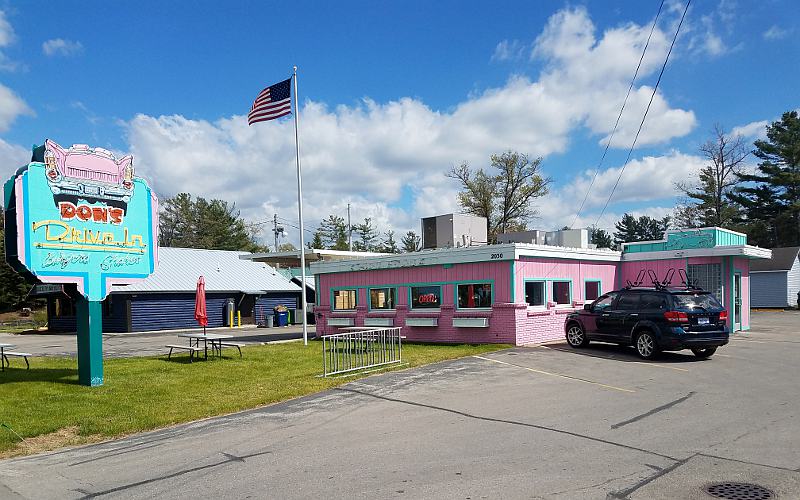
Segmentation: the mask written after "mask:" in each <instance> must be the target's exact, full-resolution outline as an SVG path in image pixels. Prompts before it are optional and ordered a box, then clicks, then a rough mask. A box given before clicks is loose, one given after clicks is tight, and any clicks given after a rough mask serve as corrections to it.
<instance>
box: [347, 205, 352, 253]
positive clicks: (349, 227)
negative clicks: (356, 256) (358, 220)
mask: <svg viewBox="0 0 800 500" xmlns="http://www.w3.org/2000/svg"><path fill="white" fill-rule="evenodd" d="M347 246H348V247H349V248H350V251H351V252H352V251H353V226H352V225H351V224H350V204H349V203H348V204H347Z"/></svg>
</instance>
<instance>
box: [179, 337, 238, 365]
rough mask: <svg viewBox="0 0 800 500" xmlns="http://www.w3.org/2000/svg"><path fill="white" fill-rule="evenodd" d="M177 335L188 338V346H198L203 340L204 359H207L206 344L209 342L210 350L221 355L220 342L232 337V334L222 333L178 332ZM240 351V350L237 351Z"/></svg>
mask: <svg viewBox="0 0 800 500" xmlns="http://www.w3.org/2000/svg"><path fill="white" fill-rule="evenodd" d="M178 337H182V338H186V339H189V347H200V342H203V349H204V351H205V359H208V344H209V343H210V344H211V351H212V352H218V353H219V355H220V356H222V344H223V343H224V341H225V340H226V339H230V338H233V335H227V334H224V333H179V334H178ZM239 352H240V353H241V351H239Z"/></svg>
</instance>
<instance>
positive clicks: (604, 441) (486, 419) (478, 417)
mask: <svg viewBox="0 0 800 500" xmlns="http://www.w3.org/2000/svg"><path fill="white" fill-rule="evenodd" d="M333 390H335V391H342V392H350V393H355V394H361V395H362V396H369V397H372V398H375V399H381V400H384V401H390V402H393V403H401V404H406V405H410V406H417V407H420V408H428V409H432V410H437V411H443V412H447V413H453V414H455V415H460V416H462V417H466V418H472V419H476V420H483V421H484V422H495V423H500V424H510V425H519V426H522V427H530V428H533V429H539V430H543V431H549V432H555V433H557V434H563V435H566V436H572V437H576V438H579V439H586V440H589V441H594V442H596V443H601V444H605V445H609V446H615V447H618V448H624V449H626V450H631V451H638V452H640V453H646V454H649V455H654V456H657V457H661V458H666V459H668V460H672V461H675V462H677V461H678V459H677V458H674V457H671V456H669V455H664V454H663V453H658V452H657V451H651V450H646V449H644V448H637V447H636V446H631V445H627V444H623V443H617V442H615V441H609V440H607V439H602V438H598V437H594V436H589V435H586V434H579V433H577V432H572V431H567V430H563V429H557V428H555V427H547V426H544V425H537V424H531V423H528V422H520V421H517V420H506V419H501V418H494V417H484V416H481V415H473V414H471V413H467V412H464V411H460V410H454V409H451V408H444V407H441V406H435V405H429V404H425V403H417V402H415V401H407V400H403V399H397V398H390V397H388V396H381V395H379V394H372V393H369V392H363V391H358V390H356V389H348V388H345V387H337V388H335V389H333Z"/></svg>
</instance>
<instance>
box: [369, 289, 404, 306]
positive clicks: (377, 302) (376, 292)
mask: <svg viewBox="0 0 800 500" xmlns="http://www.w3.org/2000/svg"><path fill="white" fill-rule="evenodd" d="M396 303H397V302H396V299H395V289H394V288H373V289H371V290H370V291H369V308H370V309H394V307H395V304H396Z"/></svg>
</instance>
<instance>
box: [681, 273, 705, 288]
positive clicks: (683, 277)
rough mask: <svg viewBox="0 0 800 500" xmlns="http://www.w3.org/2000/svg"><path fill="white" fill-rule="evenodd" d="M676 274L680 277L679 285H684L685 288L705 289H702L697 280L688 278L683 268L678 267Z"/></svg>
mask: <svg viewBox="0 0 800 500" xmlns="http://www.w3.org/2000/svg"><path fill="white" fill-rule="evenodd" d="M678 276H680V278H681V285H683V286H685V287H686V289H687V290H698V291H705V290H703V287H701V286H699V285H698V284H697V280H691V281H690V280H689V276H688V275H687V274H686V270H685V269H683V268H681V269H678Z"/></svg>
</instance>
